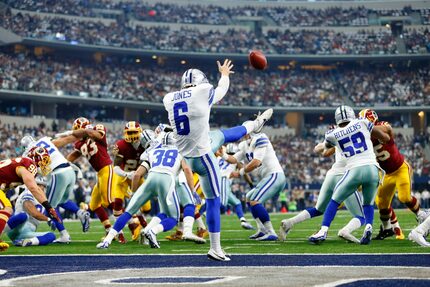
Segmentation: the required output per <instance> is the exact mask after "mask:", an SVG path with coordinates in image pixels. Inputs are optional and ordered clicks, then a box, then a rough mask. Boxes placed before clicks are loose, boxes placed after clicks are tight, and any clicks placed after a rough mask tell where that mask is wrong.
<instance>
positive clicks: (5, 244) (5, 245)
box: [0, 239, 15, 252]
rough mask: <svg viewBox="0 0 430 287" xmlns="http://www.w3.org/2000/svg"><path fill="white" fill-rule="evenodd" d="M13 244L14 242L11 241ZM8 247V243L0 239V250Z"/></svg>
mask: <svg viewBox="0 0 430 287" xmlns="http://www.w3.org/2000/svg"><path fill="white" fill-rule="evenodd" d="M13 244H15V242H13ZM8 248H9V244H8V243H6V242H4V241H3V240H1V239H0V252H3V251H6V250H7V249H8Z"/></svg>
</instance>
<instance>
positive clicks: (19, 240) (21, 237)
mask: <svg viewBox="0 0 430 287" xmlns="http://www.w3.org/2000/svg"><path fill="white" fill-rule="evenodd" d="M36 183H37V185H38V186H39V188H40V189H42V190H44V189H45V187H46V182H45V181H44V180H43V178H41V177H37V178H36ZM44 213H45V208H44V207H43V206H42V205H41V204H40V203H39V202H38V201H37V200H36V199H35V198H34V196H33V194H31V192H30V191H29V190H28V189H27V188H25V190H24V191H23V192H22V193H21V194H20V195H19V196H18V199H17V200H16V203H15V214H14V215H13V216H12V217H11V218H9V221H8V222H7V225H6V228H5V232H6V233H7V235H8V237H9V238H10V239H11V240H12V242H13V244H14V245H15V246H23V247H26V246H34V245H47V244H49V243H52V242H54V240H55V234H54V233H52V232H36V230H37V227H38V226H39V224H40V222H41V221H46V222H48V225H49V226H52V224H54V222H52V220H51V219H50V218H49V217H47V216H45V215H44Z"/></svg>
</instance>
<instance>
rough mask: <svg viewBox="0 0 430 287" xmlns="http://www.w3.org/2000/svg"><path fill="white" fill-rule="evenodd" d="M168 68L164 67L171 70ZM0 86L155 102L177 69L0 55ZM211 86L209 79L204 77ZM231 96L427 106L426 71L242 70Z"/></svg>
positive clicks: (230, 101) (429, 82)
mask: <svg viewBox="0 0 430 287" xmlns="http://www.w3.org/2000/svg"><path fill="white" fill-rule="evenodd" d="M171 68H172V67H170V69H171ZM0 70H1V71H2V73H1V75H0V87H1V88H2V89H6V90H19V91H34V92H41V93H51V94H66V95H74V96H84V97H96V98H112V99H120V100H140V101H150V102H156V103H161V101H162V97H163V96H164V94H165V93H166V91H169V90H170V89H173V88H174V87H176V86H177V85H178V79H180V77H181V69H177V68H175V71H173V70H169V67H159V66H154V65H152V66H151V65H149V66H147V65H145V66H143V65H139V64H137V63H135V62H134V59H133V62H131V61H130V59H129V60H127V61H126V60H118V59H112V60H111V61H107V60H106V61H105V62H103V63H98V64H97V63H95V62H92V61H86V60H77V59H74V60H67V58H62V59H58V58H56V57H42V58H37V57H33V56H30V55H25V54H19V55H17V56H14V55H11V54H7V53H0ZM207 75H208V77H209V79H210V80H211V82H216V81H217V76H216V75H215V74H210V73H208V74H207ZM230 92H231V94H233V95H235V96H234V97H226V98H225V99H223V101H222V102H221V104H223V105H239V106H243V105H249V106H274V105H277V106H337V105H339V104H340V103H342V102H344V99H346V98H349V100H351V101H352V102H353V103H355V105H358V106H372V105H375V104H378V105H391V106H400V105H414V106H417V105H428V104H430V69H429V68H428V67H421V68H409V69H406V68H398V69H395V68H389V67H385V68H384V67H379V68H372V67H367V68H356V69H349V68H339V70H332V71H311V70H302V69H300V68H299V67H296V68H295V69H293V68H290V69H288V70H283V71H280V70H268V71H266V72H265V73H256V72H255V71H253V70H244V71H241V72H240V73H239V72H238V73H236V74H235V75H234V76H232V79H231V87H230Z"/></svg>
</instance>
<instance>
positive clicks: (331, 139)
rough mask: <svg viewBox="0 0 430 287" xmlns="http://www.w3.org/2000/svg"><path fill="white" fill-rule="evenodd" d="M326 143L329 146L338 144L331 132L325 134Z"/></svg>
mask: <svg viewBox="0 0 430 287" xmlns="http://www.w3.org/2000/svg"><path fill="white" fill-rule="evenodd" d="M324 145H325V147H327V148H330V147H334V146H336V144H335V140H334V137H333V136H332V134H331V133H329V134H326V135H325V139H324Z"/></svg>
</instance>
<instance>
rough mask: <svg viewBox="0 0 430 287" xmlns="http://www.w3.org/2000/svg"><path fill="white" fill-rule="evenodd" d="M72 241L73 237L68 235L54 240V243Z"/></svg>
mask: <svg viewBox="0 0 430 287" xmlns="http://www.w3.org/2000/svg"><path fill="white" fill-rule="evenodd" d="M70 242H72V239H71V238H70V236H69V235H67V236H60V237H59V238H57V239H55V240H54V243H63V244H69V243H70Z"/></svg>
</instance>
